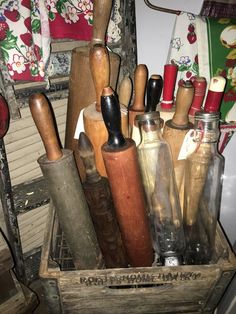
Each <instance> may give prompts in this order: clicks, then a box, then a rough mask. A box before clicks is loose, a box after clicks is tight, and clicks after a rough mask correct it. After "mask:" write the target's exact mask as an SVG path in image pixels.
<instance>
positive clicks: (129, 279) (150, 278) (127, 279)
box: [80, 272, 202, 286]
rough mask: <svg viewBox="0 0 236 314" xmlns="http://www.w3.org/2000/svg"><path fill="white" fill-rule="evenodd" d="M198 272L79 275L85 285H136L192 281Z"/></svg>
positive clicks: (195, 278)
mask: <svg viewBox="0 0 236 314" xmlns="http://www.w3.org/2000/svg"><path fill="white" fill-rule="evenodd" d="M201 276H202V275H201V273H200V272H169V273H155V274H140V273H137V274H130V275H129V274H128V275H110V276H106V275H103V276H102V275H98V276H83V277H80V284H83V285H86V286H107V285H136V284H147V283H154V284H155V283H157V284H158V283H163V282H175V281H194V280H198V279H200V278H201Z"/></svg>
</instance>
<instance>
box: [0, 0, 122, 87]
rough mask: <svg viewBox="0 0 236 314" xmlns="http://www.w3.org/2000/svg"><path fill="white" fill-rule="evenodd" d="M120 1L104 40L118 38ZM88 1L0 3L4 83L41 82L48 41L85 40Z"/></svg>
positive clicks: (88, 32) (87, 36) (19, 0)
mask: <svg viewBox="0 0 236 314" xmlns="http://www.w3.org/2000/svg"><path fill="white" fill-rule="evenodd" d="M119 8H120V0H115V1H114V3H113V10H112V16H111V20H110V23H109V26H108V33H107V41H108V42H109V43H111V42H117V41H118V40H119V39H120V29H119V27H118V26H117V25H118V24H119V23H120V22H121V17H120V15H119ZM92 24H93V1H92V0H0V71H1V72H2V76H3V77H4V80H5V81H7V80H8V81H12V82H14V81H19V80H21V81H22V80H23V81H42V80H44V79H45V76H47V75H48V73H47V65H48V63H49V57H50V42H51V38H52V39H74V40H85V41H89V40H90V39H91V37H92Z"/></svg>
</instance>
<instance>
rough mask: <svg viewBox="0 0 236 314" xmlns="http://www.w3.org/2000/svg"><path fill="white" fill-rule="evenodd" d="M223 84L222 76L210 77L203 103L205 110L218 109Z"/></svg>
mask: <svg viewBox="0 0 236 314" xmlns="http://www.w3.org/2000/svg"><path fill="white" fill-rule="evenodd" d="M225 85H226V79H225V78H224V77H223V76H214V77H212V78H211V81H210V84H209V89H208V92H207V97H206V101H205V104H204V111H205V112H217V111H219V108H220V105H221V101H222V97H223V95H224V89H225Z"/></svg>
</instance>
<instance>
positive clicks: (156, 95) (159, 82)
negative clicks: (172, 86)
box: [145, 74, 163, 112]
mask: <svg viewBox="0 0 236 314" xmlns="http://www.w3.org/2000/svg"><path fill="white" fill-rule="evenodd" d="M162 87H163V79H162V77H161V76H160V75H157V74H153V75H152V76H151V77H150V79H149V80H148V83H147V105H146V109H145V111H146V112H151V111H156V107H157V104H158V103H159V101H160V97H161V92H162Z"/></svg>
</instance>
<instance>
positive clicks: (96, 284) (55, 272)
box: [40, 209, 236, 314]
mask: <svg viewBox="0 0 236 314" xmlns="http://www.w3.org/2000/svg"><path fill="white" fill-rule="evenodd" d="M54 216H55V214H54V210H53V209H51V210H50V212H49V219H48V223H47V228H46V234H45V241H44V245H43V249H42V259H41V265H40V278H41V280H42V283H43V286H44V289H45V296H46V302H47V303H48V308H49V311H50V313H57V314H58V313H68V314H73V313H79V314H85V313H86V314H111V313H112V314H129V313H130V314H131V313H132V314H136V313H143V314H149V313H150V314H151V313H152V314H153V313H175V314H177V313H213V311H214V309H215V307H216V305H217V304H218V302H219V300H220V299H221V297H222V295H223V293H224V291H225V289H226V288H227V286H228V285H229V283H230V281H231V279H232V277H233V276H234V274H235V272H236V258H235V255H234V254H233V252H232V251H231V249H230V247H229V244H228V242H227V240H226V238H225V236H224V234H223V232H222V230H221V228H220V227H219V226H218V230H217V240H216V252H217V254H216V262H214V264H211V265H201V266H186V265H184V266H178V267H164V266H159V267H143V268H128V269H104V270H81V271H78V270H73V265H72V264H71V263H70V262H71V261H70V258H69V257H67V255H65V258H64V262H63V263H64V264H63V265H64V266H61V268H59V267H58V264H57V263H56V262H55V261H52V259H51V258H50V256H51V254H52V247H51V246H52V243H55V241H54V237H53V233H54V232H53V223H54ZM60 247H61V249H64V250H67V247H66V246H65V243H61V244H60ZM60 252H61V251H60ZM53 254H54V253H53ZM61 258H63V257H61ZM61 265H62V263H61ZM63 269H67V270H63Z"/></svg>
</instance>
